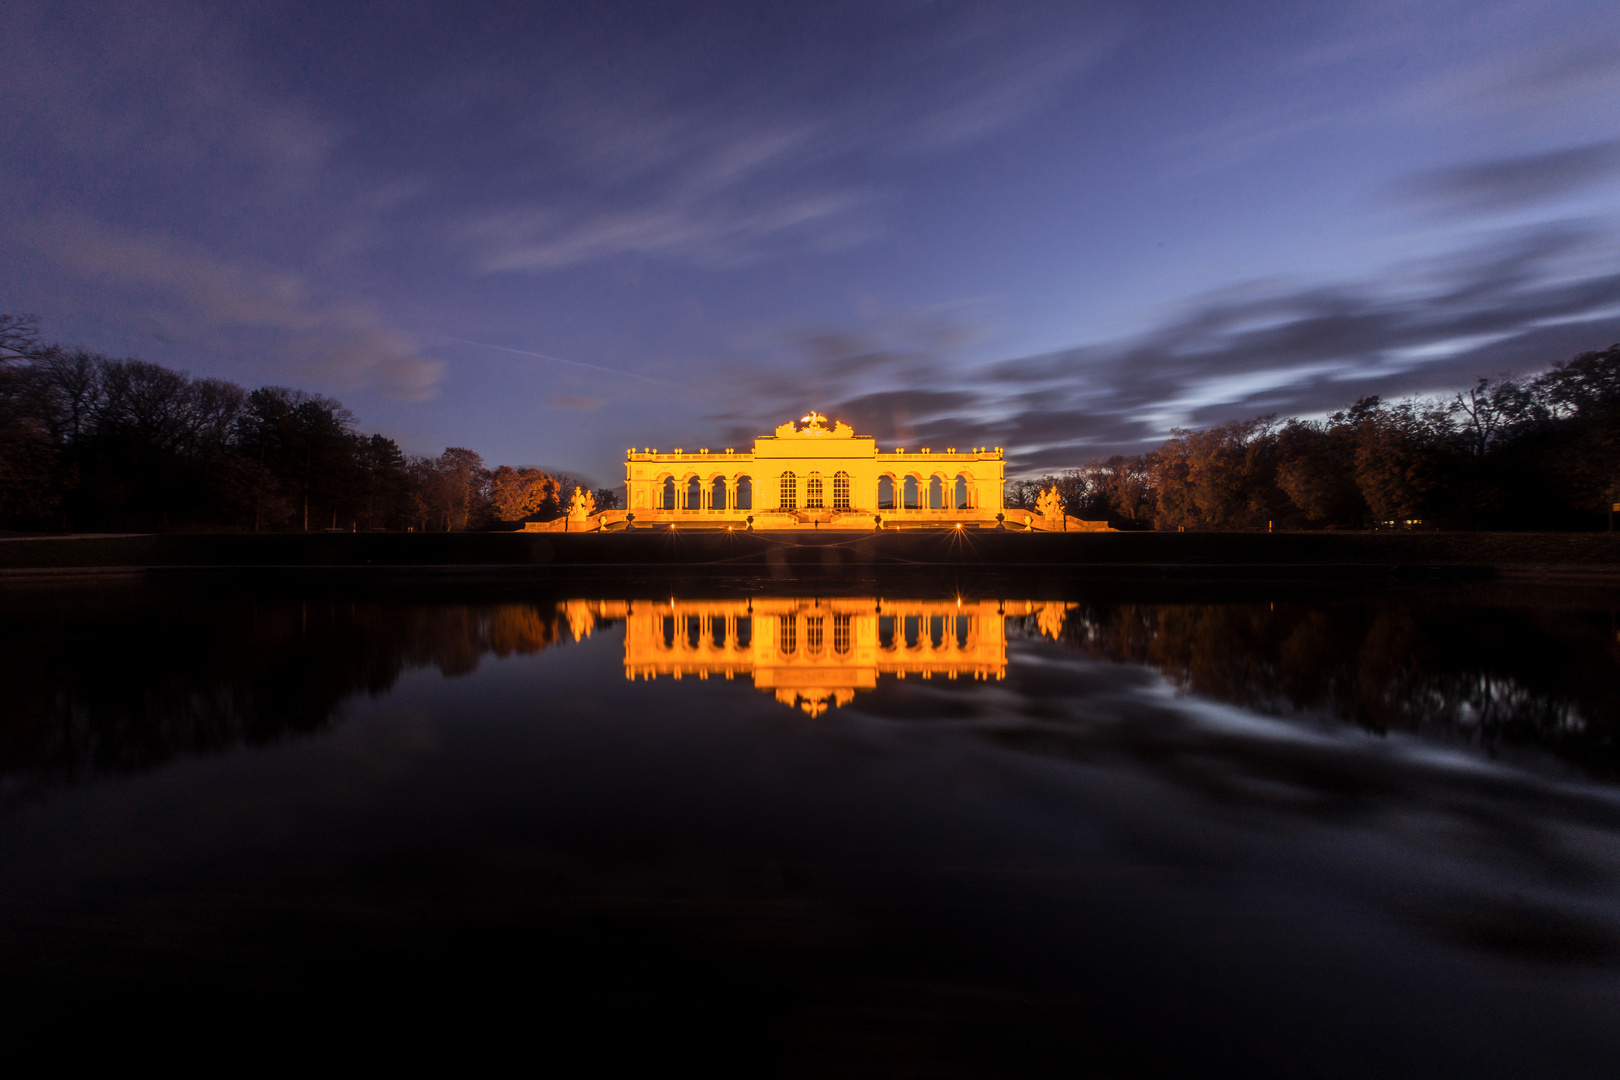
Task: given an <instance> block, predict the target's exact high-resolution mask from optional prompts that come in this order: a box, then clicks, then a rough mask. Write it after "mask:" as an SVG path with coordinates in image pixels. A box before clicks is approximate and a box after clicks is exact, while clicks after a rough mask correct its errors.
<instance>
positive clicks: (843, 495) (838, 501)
mask: <svg viewBox="0 0 1620 1080" xmlns="http://www.w3.org/2000/svg"><path fill="white" fill-rule="evenodd" d="M833 509H834V510H848V509H849V473H847V472H836V473H833Z"/></svg>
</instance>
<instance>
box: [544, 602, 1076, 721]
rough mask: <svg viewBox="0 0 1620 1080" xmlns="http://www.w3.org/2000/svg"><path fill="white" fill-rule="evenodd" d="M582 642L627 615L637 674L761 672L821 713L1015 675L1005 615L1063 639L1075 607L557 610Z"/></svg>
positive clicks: (644, 605) (777, 693)
mask: <svg viewBox="0 0 1620 1080" xmlns="http://www.w3.org/2000/svg"><path fill="white" fill-rule="evenodd" d="M559 607H561V608H562V609H563V611H564V613H566V615H567V618H568V622H569V625H570V627H571V628H572V630H573V634H574V637H575V638H576V639H578V638H580V637H583V636H585V635H587V634H589V633H591V632H592V630H594V629H595V628H596V627H597V626H598V625H599V624H601V623H612V622H618V621H620V620H622V621H623V622H624V675H625V678H627V679H630V680H632V681H635V680H641V679H657V678H660V677H668V678H674V679H682V678H694V679H708V678H721V679H737V678H745V679H752V680H753V683H754V686H755V688H757V689H758V690H760V691H762V692H764V693H768V694H771V695H772V696H774V697H775V698H776V700H777V701H779V702H781V703H782V704H784V705H787V706H790V707H793V706H797V707H798V708H800V709H802V710H804V711H805V712H807V713H809V714H810V715H811V716H816V715H819V714H820V713H822V712H824V711H826V710H827V709H828V708H832V707H836V706H840V705H847V704H849V703H850V702H851V701H853V700H854V698H855V694H856V693H857V692H858V691H862V690H871V689H874V688H875V687H876V686H877V683H878V677H879V676H880V675H882V676H888V677H892V678H896V679H907V678H913V679H969V680H989V681H993V680H997V679H1001V678H1004V677H1005V676H1006V673H1007V629H1006V627H1007V619H1008V618H1009V617H1012V618H1025V619H1029V620H1030V621H1031V622H1032V623H1033V624H1034V626H1035V628H1038V630H1039V632H1040V633H1042V634H1045V635H1047V636H1049V637H1057V636H1058V634H1059V633H1060V632H1061V630H1062V628H1063V620H1064V616H1065V615H1066V614H1067V612H1068V611H1069V610H1070V609H1071V608H1073V607H1074V605H1073V604H1069V603H1053V602H1045V601H1017V602H1014V601H998V600H886V599H882V598H878V597H870V596H866V597H830V598H829V597H821V598H799V599H794V598H766V597H754V598H752V599H748V600H675V599H671V600H668V601H657V600H635V601H625V600H570V601H567V602H566V603H565V604H561V605H559Z"/></svg>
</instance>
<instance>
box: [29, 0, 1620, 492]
mask: <svg viewBox="0 0 1620 1080" xmlns="http://www.w3.org/2000/svg"><path fill="white" fill-rule="evenodd" d="M6 11H7V13H6V15H5V17H4V37H3V41H4V62H3V63H0V256H3V257H0V311H8V312H34V313H37V314H38V315H39V316H40V317H41V322H42V328H43V329H44V331H45V335H46V336H47V337H48V338H49V339H51V340H57V341H64V342H69V343H73V344H80V345H84V346H87V347H90V348H94V349H99V350H104V351H106V352H109V353H113V354H117V355H137V356H140V357H143V358H145V359H147V360H152V361H156V362H158V363H162V364H165V365H169V366H172V367H178V368H183V369H185V370H188V371H191V372H193V373H195V374H199V375H215V376H222V377H226V378H230V379H234V380H236V381H238V382H241V383H243V384H245V385H249V386H256V385H260V384H264V383H278V384H283V385H294V386H300V387H303V388H306V389H310V390H316V391H319V392H322V393H326V394H330V395H333V396H335V397H338V398H340V399H341V400H342V401H343V402H344V403H345V404H347V405H348V406H349V407H350V408H351V409H352V410H353V411H354V413H355V414H356V417H357V419H358V422H359V424H360V426H361V427H362V428H364V429H366V430H377V431H382V432H385V433H386V434H389V435H391V436H393V437H395V438H396V439H398V440H399V442H400V444H401V446H402V447H403V448H404V449H405V450H407V451H409V452H412V453H430V454H436V453H438V452H439V451H440V450H441V449H442V448H443V447H445V446H446V445H460V446H468V447H471V448H473V449H474V450H477V451H478V452H480V453H481V454H483V455H484V456H485V458H486V460H487V461H488V462H489V463H490V464H492V465H493V464H495V463H506V464H513V465H519V464H533V465H541V466H544V467H547V468H552V469H562V470H565V471H568V472H571V473H573V474H575V475H582V476H584V477H588V478H594V479H595V480H597V481H599V482H602V483H614V482H617V481H618V480H619V479H621V477H622V472H621V470H620V467H619V464H618V463H619V461H620V460H622V455H623V453H624V450H625V448H626V447H629V446H636V447H641V446H656V447H662V448H666V449H668V448H672V447H675V446H681V447H684V448H699V447H710V448H717V447H724V446H728V445H735V446H746V445H747V443H748V442H749V440H750V439H751V438H752V437H753V436H754V435H756V434H763V433H767V432H768V431H769V430H770V429H771V428H773V427H774V426H775V425H777V424H779V423H781V422H783V421H784V420H787V419H790V418H796V417H798V416H800V415H802V414H803V413H805V412H806V411H807V410H809V409H810V408H812V407H813V408H817V409H820V410H821V411H822V412H824V413H827V414H828V415H830V416H832V417H835V418H837V419H841V420H846V421H848V422H850V423H852V424H854V425H855V427H856V428H857V429H858V430H860V431H861V432H862V433H863V434H873V435H876V436H878V438H879V440H880V443H881V444H882V445H883V446H884V447H885V448H887V447H889V446H891V445H896V444H898V445H901V446H908V447H912V446H915V447H921V446H935V447H945V446H963V447H971V446H979V445H1002V446H1006V447H1007V448H1008V449H1009V451H1010V452H1011V468H1010V469H1009V471H1010V472H1012V473H1015V474H1016V473H1028V472H1033V471H1041V470H1045V469H1051V468H1062V467H1066V466H1071V465H1077V464H1079V463H1080V462H1082V461H1084V460H1085V459H1087V458H1090V457H1094V456H1097V455H1099V454H1102V453H1110V452H1117V451H1124V452H1137V451H1140V450H1143V449H1147V448H1149V447H1151V446H1153V445H1156V443H1157V442H1158V441H1159V440H1161V439H1162V438H1163V436H1164V434H1165V433H1166V431H1167V430H1168V429H1169V428H1170V427H1173V426H1176V425H1194V426H1202V425H1206V424H1209V423H1214V422H1219V421H1223V420H1227V419H1232V418H1236V417H1246V416H1252V415H1256V414H1261V413H1271V412H1275V413H1280V414H1284V415H1288V414H1319V413H1322V412H1324V411H1331V410H1334V409H1337V408H1342V407H1344V406H1346V405H1348V404H1349V403H1350V402H1351V401H1353V400H1354V399H1356V398H1357V397H1359V396H1361V395H1364V394H1369V393H1377V394H1382V395H1384V396H1385V397H1400V396H1403V395H1406V394H1427V393H1440V392H1447V391H1450V390H1454V389H1456V388H1458V387H1460V386H1463V385H1466V384H1468V383H1471V382H1472V381H1473V379H1474V378H1475V377H1476V376H1478V375H1494V374H1498V373H1502V372H1507V371H1517V372H1529V371H1534V370H1537V369H1539V368H1542V367H1545V366H1546V365H1547V364H1548V363H1550V362H1552V361H1555V360H1559V359H1565V358H1567V357H1569V356H1570V355H1572V354H1574V353H1576V352H1579V351H1581V350H1585V349H1593V348H1602V347H1605V346H1607V345H1609V344H1611V343H1613V342H1615V341H1620V4H1615V3H1614V2H1613V0H1606V2H1593V3H1587V4H1581V3H1568V4H1564V3H1506V4H1490V3H1481V2H1478V0H1469V2H1466V3H1455V4H1451V3H1442V2H1424V3H1356V2H1344V0H1339V2H1333V3H1323V4H1319V5H1310V4H1300V3H1293V2H1289V3H1277V4H1263V3H1222V4H1211V3H1186V4H1174V3H1160V4H1154V3H1142V2H1133V3H1119V4H1111V5H1109V4H1102V5H1094V6H1087V5H1084V4H1078V3H1062V4H1053V5H1040V4H1012V3H996V4H981V5H958V4H934V3H899V2H896V3H882V2H876V0H862V2H858V3H834V2H827V3H806V4H798V5H788V4H766V3H736V4H701V3H694V2H680V3H669V4H635V5H616V4H606V3H603V4H587V3H581V2H578V0H575V2H573V3H566V4H539V3H536V4H515V3H506V4H493V5H481V4H477V3H470V2H467V0H462V2H459V3H456V4H453V5H451V4H445V5H434V4H428V3H402V2H395V3H389V4H380V5H376V6H374V7H368V6H366V5H363V4H358V3H331V2H330V0H328V2H326V3H320V4H310V5H299V4H290V3H265V4H253V5H232V4H221V3H210V4H206V5H197V6H186V5H183V4H175V5H163V4H155V3H141V2H136V3H128V4H119V5H111V4H94V5H89V4H84V5H81V4H75V3H66V2H63V0H53V2H48V3H39V4H34V3H30V2H27V0H11V2H10V3H8V4H7V6H6Z"/></svg>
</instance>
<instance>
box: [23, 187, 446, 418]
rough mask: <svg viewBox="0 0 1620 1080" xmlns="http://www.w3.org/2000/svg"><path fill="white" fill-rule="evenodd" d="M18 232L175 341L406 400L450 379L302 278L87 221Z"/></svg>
mask: <svg viewBox="0 0 1620 1080" xmlns="http://www.w3.org/2000/svg"><path fill="white" fill-rule="evenodd" d="M15 231H16V232H17V233H18V234H19V235H20V236H21V237H22V238H24V239H26V240H27V241H28V242H30V243H31V244H32V245H33V246H34V247H36V248H37V249H39V250H40V251H42V252H43V253H44V254H45V255H47V256H48V257H49V258H51V259H52V260H54V261H55V262H57V263H58V264H60V265H62V266H65V267H68V268H70V269H72V270H74V271H76V272H78V273H80V274H83V275H85V276H88V277H92V278H95V279H98V280H100V281H102V282H105V283H108V284H111V285H113V286H115V287H117V288H119V289H121V290H124V291H126V292H127V293H128V294H130V295H131V296H132V297H134V298H135V299H136V301H137V302H138V303H139V304H141V305H142V306H143V307H144V308H145V309H146V311H147V313H148V317H149V318H151V319H153V320H154V321H155V322H157V323H158V324H159V325H162V326H165V327H168V328H170V330H169V332H170V333H171V334H176V335H179V336H183V337H187V338H191V339H197V338H203V339H206V340H209V341H212V342H214V343H215V344H216V345H218V346H220V347H224V346H225V345H226V343H227V341H230V342H234V344H232V345H231V346H230V347H233V348H235V349H238V350H241V349H243V348H252V349H253V350H254V351H255V352H257V353H259V356H260V359H262V361H264V362H265V364H266V366H269V367H279V368H281V369H283V370H285V371H286V372H287V375H288V377H308V378H313V379H316V380H318V381H320V382H321V383H323V384H325V385H327V386H330V387H333V388H336V389H368V390H374V391H376V392H377V393H379V394H382V395H384V396H386V397H394V398H400V399H404V400H408V401H422V400H426V399H428V398H431V397H433V396H434V395H435V394H436V392H437V388H438V384H439V380H440V379H441V378H442V377H443V374H444V365H443V364H442V363H440V362H439V361H436V360H432V359H429V358H427V357H425V356H423V355H422V354H421V352H420V351H419V350H418V348H417V345H416V343H415V342H414V341H413V340H412V338H411V337H410V336H409V335H408V334H406V333H404V332H402V331H400V330H398V329H396V328H393V327H390V326H388V325H387V324H386V323H385V322H384V321H383V320H382V319H381V317H380V316H378V315H377V313H376V312H374V311H372V310H371V309H370V308H368V307H367V306H366V305H364V304H360V303H355V302H352V301H347V302H345V301H339V302H328V303H323V302H320V301H317V300H316V299H315V298H314V296H313V291H312V290H311V288H310V287H309V285H308V284H307V283H306V282H305V281H304V280H303V279H302V278H301V277H299V276H298V275H295V274H288V273H276V272H273V271H268V270H264V269H261V268H256V267H253V266H249V265H247V264H245V263H243V262H240V261H233V260H226V259H219V258H216V257H214V256H212V255H209V254H208V253H206V252H204V251H201V250H199V249H197V248H195V247H193V246H191V245H188V244H185V243H183V242H180V241H177V240H174V239H171V238H166V237H160V236H153V235H140V234H135V233H129V232H123V231H119V230H113V229H108V228H104V227H101V226H99V225H97V224H95V223H93V222H90V221H88V220H86V219H84V218H67V217H62V218H55V219H50V220H38V221H35V222H32V223H29V224H25V225H22V226H18V227H17V228H16V230H15ZM244 332H246V333H247V334H249V335H251V337H250V338H249V339H248V341H246V342H245V341H244V339H243V337H242V334H243V333H244ZM249 342H251V344H249Z"/></svg>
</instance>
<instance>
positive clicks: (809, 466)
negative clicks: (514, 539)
mask: <svg viewBox="0 0 1620 1080" xmlns="http://www.w3.org/2000/svg"><path fill="white" fill-rule="evenodd" d="M1005 480H1006V474H1005V462H1004V455H1003V452H1002V449H1001V447H999V446H977V447H973V448H972V449H960V448H958V447H954V446H950V447H946V448H944V449H942V450H936V449H934V448H933V447H927V446H925V447H922V448H921V449H920V450H911V449H906V448H902V447H896V448H894V449H892V450H888V451H883V450H879V449H878V445H877V440H876V439H875V438H873V437H872V436H870V435H857V434H855V430H854V429H853V428H851V427H850V426H849V425H848V424H845V423H842V422H835V423H833V424H832V425H831V426H830V427H829V426H828V421H827V418H826V417H825V416H822V415H821V414H820V413H817V412H812V413H810V414H809V415H808V416H805V417H803V418H802V419H800V420H798V421H796V422H795V421H791V420H790V421H788V422H787V423H785V424H783V425H782V426H781V427H778V428H777V429H776V434H774V435H761V436H760V437H759V438H757V439H755V440H754V445H753V447H752V448H751V449H748V450H737V449H736V448H734V447H728V448H726V449H724V450H711V449H709V448H707V447H704V448H702V449H699V450H686V449H684V448H682V447H676V448H675V449H674V450H668V451H665V450H658V449H654V448H652V447H646V448H643V449H641V450H637V449H635V448H633V447H632V448H631V449H630V450H629V451H628V452H627V454H626V457H625V462H624V486H625V496H626V498H625V503H626V505H625V508H624V509H622V510H608V511H605V512H601V513H597V512H596V511H595V508H594V506H593V505H590V504H589V503H588V498H589V497H588V496H587V495H584V494H580V495H579V496H578V499H579V501H577V502H576V504H575V505H574V507H573V508H572V510H571V511H570V513H569V514H568V515H567V516H566V517H563V518H559V519H557V520H556V521H551V522H545V523H543V524H530V525H528V526H526V528H527V529H528V530H529V531H534V532H593V531H597V530H602V529H613V530H617V529H623V528H626V527H628V526H631V525H632V524H633V526H634V527H635V528H637V529H640V528H646V527H648V526H652V527H659V528H662V527H668V526H675V527H679V528H689V527H696V528H711V529H864V530H872V529H880V528H881V529H916V528H936V529H937V528H957V527H960V528H990V529H994V528H1007V529H1016V530H1019V531H1043V532H1048V531H1065V530H1067V531H1099V530H1107V524H1106V523H1105V522H1085V521H1081V520H1080V519H1078V518H1073V517H1068V518H1066V517H1064V515H1063V511H1062V507H1061V503H1060V501H1059V500H1058V498H1057V494H1056V489H1053V492H1052V493H1051V495H1050V498H1047V497H1046V496H1043V503H1042V506H1041V508H1040V509H1038V510H1035V511H1030V510H1008V509H1006V508H1005V507H1004V506H1003V505H1002V485H1003V483H1004V482H1005Z"/></svg>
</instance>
